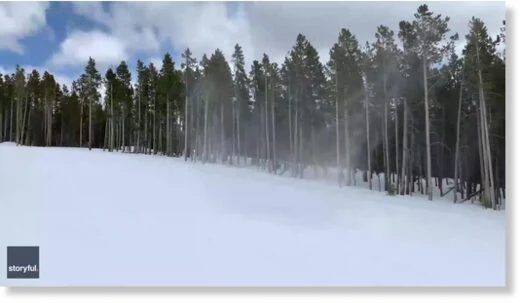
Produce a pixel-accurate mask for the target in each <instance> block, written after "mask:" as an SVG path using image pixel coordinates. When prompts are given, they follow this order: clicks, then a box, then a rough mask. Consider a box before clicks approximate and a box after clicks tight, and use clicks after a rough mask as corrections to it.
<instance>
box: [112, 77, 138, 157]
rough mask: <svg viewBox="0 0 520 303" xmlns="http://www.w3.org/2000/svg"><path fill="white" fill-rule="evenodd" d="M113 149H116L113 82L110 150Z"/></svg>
mask: <svg viewBox="0 0 520 303" xmlns="http://www.w3.org/2000/svg"><path fill="white" fill-rule="evenodd" d="M139 97H140V96H139ZM113 150H114V99H113V89H112V83H110V151H113Z"/></svg>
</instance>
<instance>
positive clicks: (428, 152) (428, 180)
mask: <svg viewBox="0 0 520 303" xmlns="http://www.w3.org/2000/svg"><path fill="white" fill-rule="evenodd" d="M427 68H428V66H427V65H426V57H424V56H423V82H424V123H425V136H426V185H427V187H426V190H427V193H428V200H430V201H432V200H433V191H432V161H431V159H432V156H431V148H430V109H429V106H430V105H429V100H428V70H427Z"/></svg>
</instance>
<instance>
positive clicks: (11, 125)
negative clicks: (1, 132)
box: [9, 98, 14, 142]
mask: <svg viewBox="0 0 520 303" xmlns="http://www.w3.org/2000/svg"><path fill="white" fill-rule="evenodd" d="M13 108H14V98H11V109H10V111H11V117H10V119H9V141H11V142H12V141H13Z"/></svg>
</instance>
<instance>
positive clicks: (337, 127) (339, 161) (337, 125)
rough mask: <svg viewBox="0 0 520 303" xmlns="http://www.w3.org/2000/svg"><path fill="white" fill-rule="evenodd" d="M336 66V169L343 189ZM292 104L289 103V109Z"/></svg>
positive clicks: (339, 183)
mask: <svg viewBox="0 0 520 303" xmlns="http://www.w3.org/2000/svg"><path fill="white" fill-rule="evenodd" d="M334 64H335V70H336V76H335V80H336V169H337V174H338V176H337V178H338V185H339V187H341V186H342V185H343V178H342V175H343V173H342V168H341V156H340V146H339V145H340V141H339V136H340V133H339V85H338V68H337V64H336V63H334ZM290 104H291V103H290V102H289V108H290V106H291V105H290Z"/></svg>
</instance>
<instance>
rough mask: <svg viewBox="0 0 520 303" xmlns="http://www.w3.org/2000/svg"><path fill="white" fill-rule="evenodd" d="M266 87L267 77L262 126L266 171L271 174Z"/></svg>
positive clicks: (266, 90)
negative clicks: (263, 126)
mask: <svg viewBox="0 0 520 303" xmlns="http://www.w3.org/2000/svg"><path fill="white" fill-rule="evenodd" d="M267 85H268V82H267V75H266V76H265V105H264V110H265V112H264V117H265V120H264V124H265V140H266V141H265V142H266V164H267V169H268V171H269V172H271V157H270V156H271V155H270V152H269V115H268V108H269V103H268V100H269V99H268V89H267Z"/></svg>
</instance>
